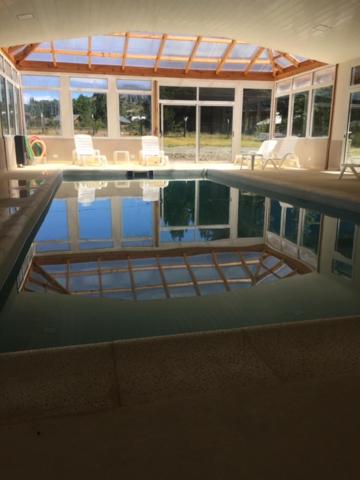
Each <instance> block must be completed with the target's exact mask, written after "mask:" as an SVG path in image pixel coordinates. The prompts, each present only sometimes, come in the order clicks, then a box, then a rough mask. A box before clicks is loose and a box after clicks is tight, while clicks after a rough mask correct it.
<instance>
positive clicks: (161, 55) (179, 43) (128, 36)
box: [9, 32, 316, 76]
mask: <svg viewBox="0 0 360 480" xmlns="http://www.w3.org/2000/svg"><path fill="white" fill-rule="evenodd" d="M11 52H12V53H13V56H14V59H15V62H16V63H17V64H18V65H19V66H20V67H21V66H24V68H25V65H26V68H27V69H31V65H32V62H46V63H47V68H49V67H50V64H51V67H53V68H56V67H59V66H60V65H58V64H61V66H62V67H63V65H64V64H70V65H71V64H79V65H84V66H87V68H88V69H89V70H91V69H92V67H93V66H94V67H95V68H94V70H97V71H98V70H99V68H100V67H101V66H103V67H121V69H122V70H123V71H124V70H126V68H129V67H132V69H133V68H134V67H135V68H136V67H137V68H146V69H153V70H154V73H155V72H158V73H159V70H161V69H164V70H165V69H166V70H169V69H170V70H183V71H184V72H183V73H188V74H191V72H193V71H202V70H204V71H206V72H209V73H212V74H214V73H216V74H219V73H220V72H225V73H227V74H229V73H231V72H234V74H236V73H242V74H248V73H256V72H258V73H262V74H264V73H265V74H268V75H269V74H271V75H272V76H276V75H277V74H280V73H283V72H285V71H286V70H287V69H291V70H296V69H297V68H298V67H299V66H302V65H303V64H304V63H306V64H311V63H316V62H312V61H310V60H309V59H306V58H304V57H300V56H298V55H291V54H289V53H285V52H279V51H276V50H271V49H268V48H264V47H259V46H257V45H253V44H249V43H245V42H242V41H240V40H231V39H228V38H216V37H200V36H182V35H167V34H159V33H157V34H156V33H155V34H152V33H130V32H127V33H119V34H112V35H98V36H92V37H81V38H75V39H67V40H54V41H50V42H44V43H40V44H31V45H23V46H21V45H20V46H17V47H10V49H9V53H11ZM33 65H35V64H33ZM312 68H314V67H312ZM295 73H296V72H295Z"/></svg>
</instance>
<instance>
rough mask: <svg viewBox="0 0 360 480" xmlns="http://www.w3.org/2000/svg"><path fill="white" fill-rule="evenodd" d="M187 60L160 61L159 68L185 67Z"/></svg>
mask: <svg viewBox="0 0 360 480" xmlns="http://www.w3.org/2000/svg"><path fill="white" fill-rule="evenodd" d="M186 64H187V62H167V61H162V62H160V68H174V69H185V67H186ZM190 68H191V67H190Z"/></svg>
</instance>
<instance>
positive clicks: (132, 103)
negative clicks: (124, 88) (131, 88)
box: [119, 95, 151, 135]
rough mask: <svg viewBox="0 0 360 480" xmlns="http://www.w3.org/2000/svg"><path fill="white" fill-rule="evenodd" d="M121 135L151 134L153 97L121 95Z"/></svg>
mask: <svg viewBox="0 0 360 480" xmlns="http://www.w3.org/2000/svg"><path fill="white" fill-rule="evenodd" d="M119 101H120V133H121V135H149V134H151V96H150V95H119Z"/></svg>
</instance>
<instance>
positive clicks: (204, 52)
mask: <svg viewBox="0 0 360 480" xmlns="http://www.w3.org/2000/svg"><path fill="white" fill-rule="evenodd" d="M227 47H228V44H226V43H210V42H201V43H200V45H199V48H198V49H197V52H196V56H197V57H206V58H209V57H215V58H219V57H222V56H223V55H224V53H225V50H226V49H227Z"/></svg>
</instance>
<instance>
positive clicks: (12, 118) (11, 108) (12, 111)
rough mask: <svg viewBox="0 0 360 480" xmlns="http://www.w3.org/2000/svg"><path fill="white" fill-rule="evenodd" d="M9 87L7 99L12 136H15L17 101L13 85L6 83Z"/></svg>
mask: <svg viewBox="0 0 360 480" xmlns="http://www.w3.org/2000/svg"><path fill="white" fill-rule="evenodd" d="M6 86H7V99H8V106H9V120H10V122H9V123H10V135H15V128H16V126H15V99H14V89H13V85H12V83H10V82H6Z"/></svg>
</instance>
